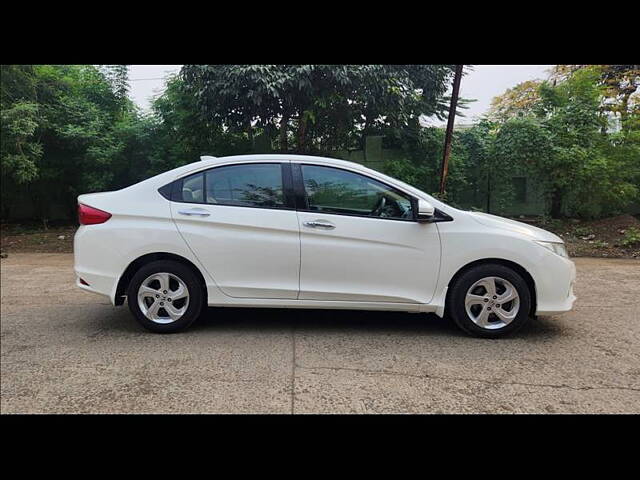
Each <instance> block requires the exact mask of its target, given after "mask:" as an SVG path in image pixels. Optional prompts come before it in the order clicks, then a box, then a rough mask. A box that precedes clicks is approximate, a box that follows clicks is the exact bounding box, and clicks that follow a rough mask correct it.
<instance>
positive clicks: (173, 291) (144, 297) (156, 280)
mask: <svg viewBox="0 0 640 480" xmlns="http://www.w3.org/2000/svg"><path fill="white" fill-rule="evenodd" d="M127 299H128V304H129V309H130V310H131V312H132V313H133V315H134V316H135V317H136V320H138V322H139V323H140V324H141V325H142V326H143V327H144V328H146V329H147V330H151V331H152V332H156V333H174V332H179V331H181V330H184V329H185V328H187V327H189V326H190V325H191V324H192V323H193V322H194V321H195V320H196V319H197V318H198V316H199V315H200V311H201V310H202V306H203V302H204V294H203V289H202V285H201V284H200V281H199V280H198V277H197V276H196V274H195V273H194V272H193V270H192V269H191V268H190V267H188V266H186V265H184V264H182V263H179V262H175V261H172V260H158V261H155V262H151V263H148V264H147V265H145V266H143V267H142V268H140V270H138V271H137V272H136V274H135V275H134V276H133V278H132V279H131V282H130V283H129V288H128V291H127Z"/></svg>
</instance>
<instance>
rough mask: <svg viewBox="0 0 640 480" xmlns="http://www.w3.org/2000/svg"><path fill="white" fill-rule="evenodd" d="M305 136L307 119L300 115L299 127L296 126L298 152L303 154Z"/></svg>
mask: <svg viewBox="0 0 640 480" xmlns="http://www.w3.org/2000/svg"><path fill="white" fill-rule="evenodd" d="M306 135H307V119H306V118H304V115H300V125H299V126H298V152H299V153H305V149H306V140H307V138H306Z"/></svg>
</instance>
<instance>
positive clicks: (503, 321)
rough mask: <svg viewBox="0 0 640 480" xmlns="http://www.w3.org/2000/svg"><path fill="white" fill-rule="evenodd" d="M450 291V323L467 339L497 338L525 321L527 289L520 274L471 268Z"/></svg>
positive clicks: (498, 267) (489, 267)
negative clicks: (466, 335)
mask: <svg viewBox="0 0 640 480" xmlns="http://www.w3.org/2000/svg"><path fill="white" fill-rule="evenodd" d="M451 288H452V290H451V292H450V295H449V297H448V305H447V310H448V311H449V313H450V315H451V317H452V318H453V320H454V322H455V323H456V324H457V325H458V326H459V327H460V328H461V329H462V330H464V331H465V332H467V333H470V334H471V335H475V336H478V337H485V338H496V337H501V336H503V335H506V334H508V333H513V332H514V331H516V330H518V329H520V328H521V327H522V326H523V325H524V324H525V323H527V321H528V320H529V312H530V309H531V294H530V292H529V287H528V286H527V283H526V282H525V280H524V279H523V278H522V276H521V275H520V274H518V273H517V272H516V271H514V270H512V269H511V268H508V267H506V266H504V265H500V264H482V265H478V266H476V267H472V268H470V269H469V270H467V271H466V272H464V273H463V274H462V275H460V277H458V279H457V280H456V281H455V282H454V284H453V285H452V287H451Z"/></svg>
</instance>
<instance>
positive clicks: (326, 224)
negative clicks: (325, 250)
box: [303, 220, 336, 230]
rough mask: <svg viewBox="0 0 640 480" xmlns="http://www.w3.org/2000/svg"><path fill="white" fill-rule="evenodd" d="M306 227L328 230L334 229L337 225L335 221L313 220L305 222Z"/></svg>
mask: <svg viewBox="0 0 640 480" xmlns="http://www.w3.org/2000/svg"><path fill="white" fill-rule="evenodd" d="M303 225H304V226H305V227H310V228H326V229H327V230H333V229H334V228H336V226H335V225H334V224H333V223H330V222H327V221H323V220H313V221H312V222H304V224H303Z"/></svg>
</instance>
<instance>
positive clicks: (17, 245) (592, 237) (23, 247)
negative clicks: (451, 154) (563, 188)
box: [0, 215, 640, 259]
mask: <svg viewBox="0 0 640 480" xmlns="http://www.w3.org/2000/svg"><path fill="white" fill-rule="evenodd" d="M515 220H520V221H526V222H527V223H531V224H532V225H536V226H539V227H541V228H544V229H546V230H549V231H552V232H554V233H556V234H557V235H560V236H561V237H562V238H563V239H564V241H565V242H566V244H567V248H568V250H569V255H571V256H572V257H604V258H637V259H640V241H638V243H636V244H633V245H628V246H625V245H623V242H624V240H625V238H627V237H626V236H628V235H630V233H632V232H633V229H637V232H638V236H639V238H640V220H638V219H637V218H635V217H633V216H631V215H620V216H617V217H611V218H605V219H602V220H594V221H582V220H563V221H560V220H552V221H550V222H546V223H541V222H540V221H539V220H527V219H520V218H516V219H515ZM76 229H77V226H76V225H71V226H55V227H51V228H49V229H48V230H44V229H43V228H42V226H40V225H26V226H24V225H9V224H4V225H2V226H0V252H3V253H7V254H9V253H11V252H16V253H17V252H22V253H71V252H73V235H74V234H75V231H76Z"/></svg>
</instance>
